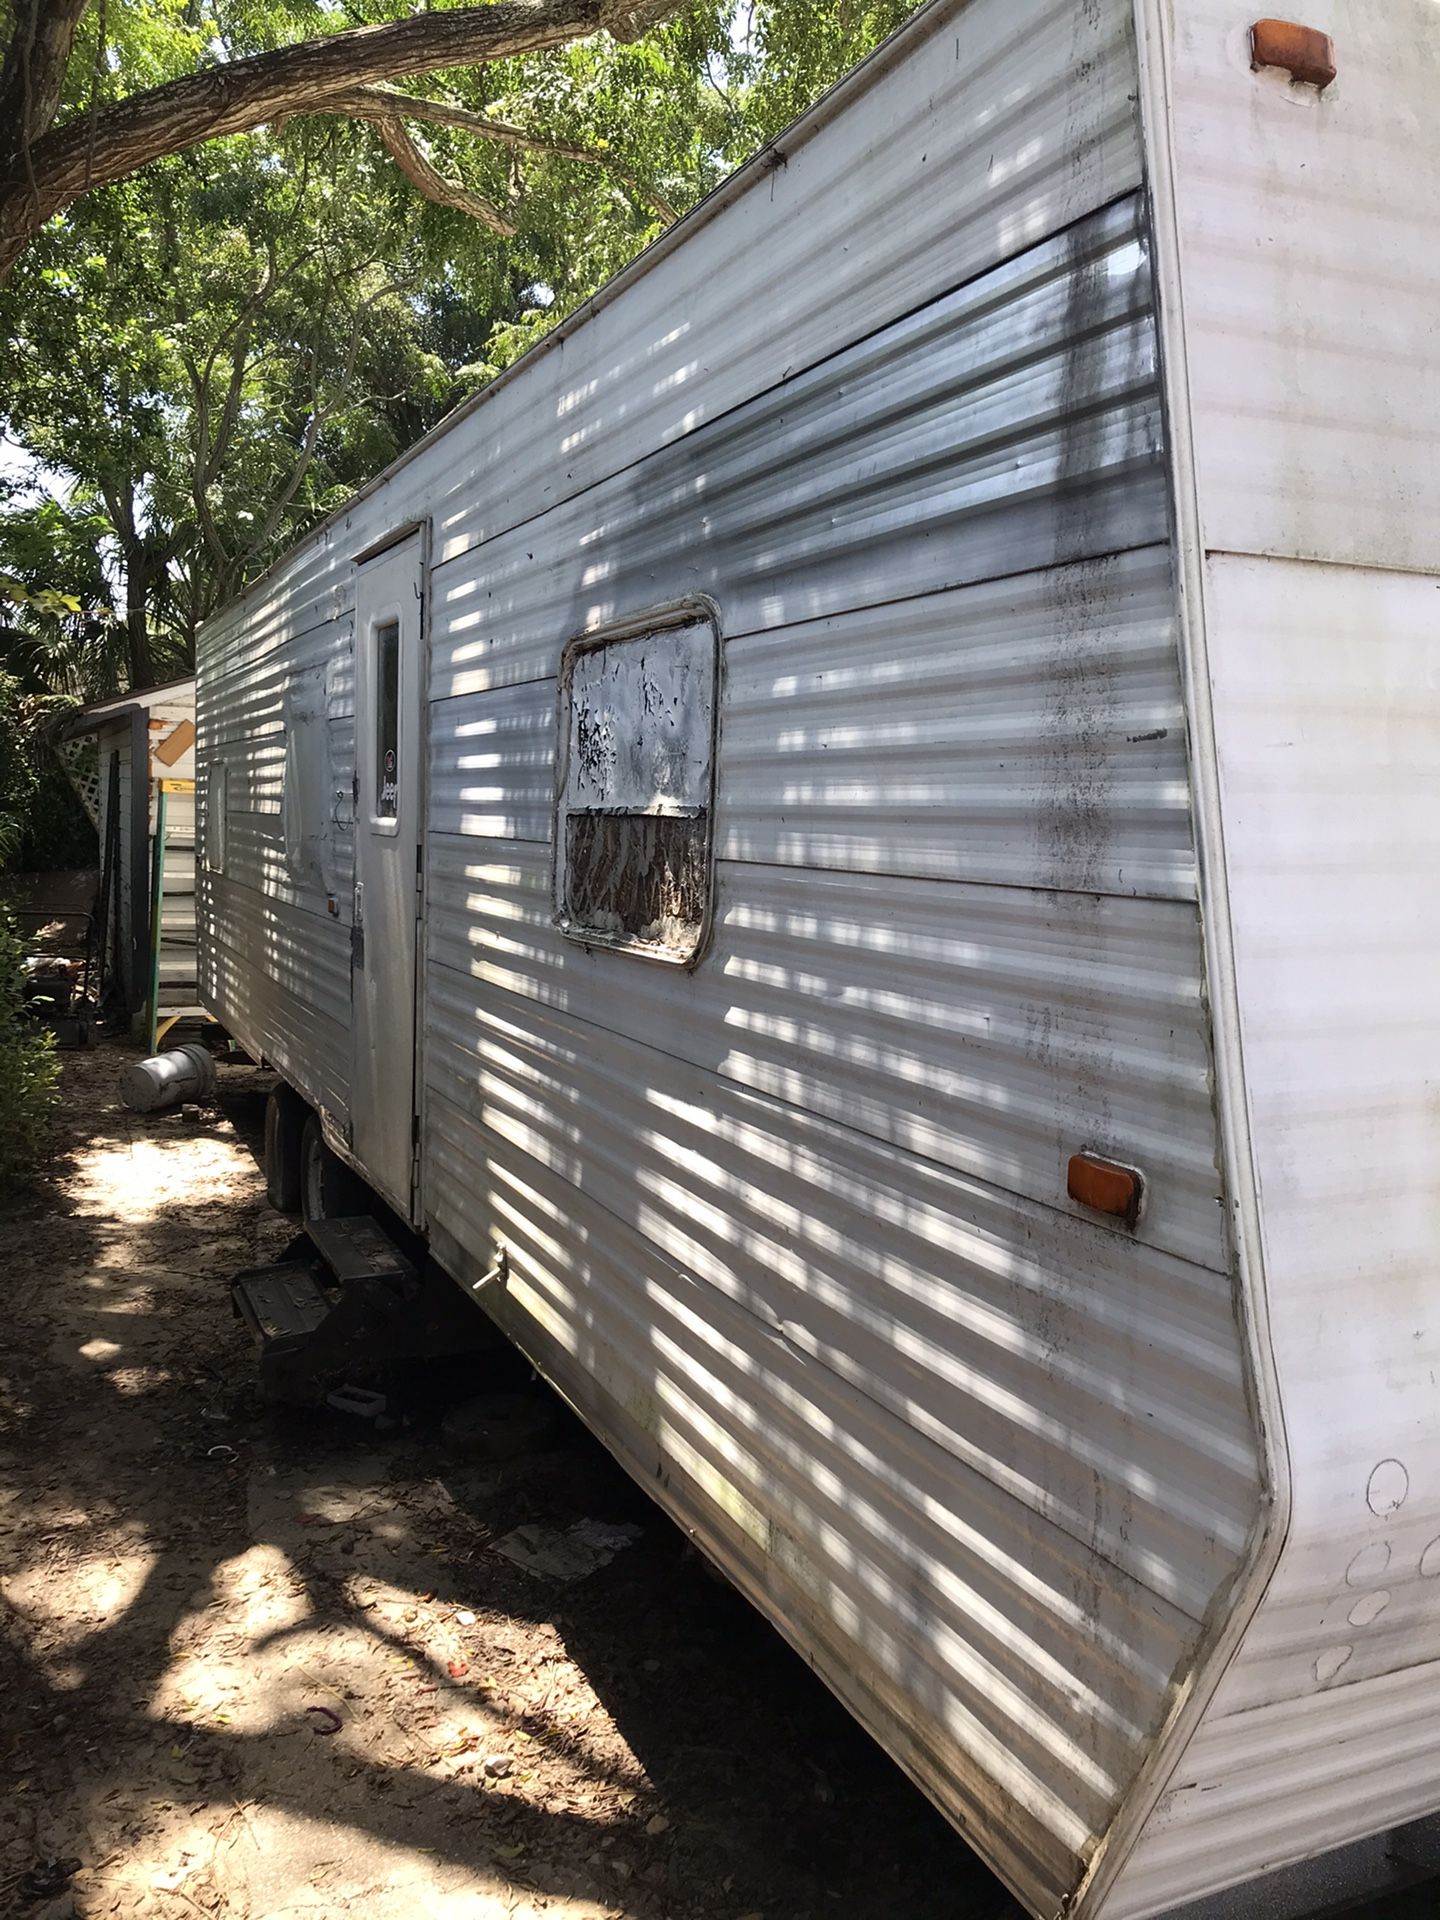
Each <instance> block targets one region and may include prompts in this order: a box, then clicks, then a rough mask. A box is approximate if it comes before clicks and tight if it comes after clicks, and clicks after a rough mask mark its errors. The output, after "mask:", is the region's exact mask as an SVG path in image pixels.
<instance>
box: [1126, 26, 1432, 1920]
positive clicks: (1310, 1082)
mask: <svg viewBox="0 0 1440 1920" xmlns="http://www.w3.org/2000/svg"><path fill="white" fill-rule="evenodd" d="M1153 11H1154V20H1153V22H1152V27H1151V32H1152V38H1153V43H1154V45H1155V47H1156V49H1157V52H1158V53H1160V54H1161V55H1163V57H1164V62H1165V70H1164V72H1163V75H1162V73H1161V72H1160V71H1159V70H1158V68H1157V71H1156V73H1155V75H1154V77H1153V84H1154V86H1155V87H1156V88H1159V87H1160V86H1161V85H1162V84H1163V88H1164V91H1163V97H1162V96H1160V95H1159V94H1158V93H1157V94H1156V95H1155V96H1154V99H1155V105H1154V108H1153V111H1154V113H1155V116H1156V126H1157V138H1158V137H1159V132H1158V130H1159V129H1160V128H1162V127H1163V128H1165V129H1166V132H1167V133H1173V154H1174V180H1173V192H1174V199H1175V209H1176V226H1177V235H1176V244H1177V281H1176V287H1175V288H1171V289H1167V292H1168V293H1169V296H1170V298H1169V301H1168V303H1167V304H1168V306H1169V310H1170V312H1171V313H1172V316H1173V317H1174V318H1175V320H1176V323H1177V327H1178V328H1179V329H1180V333H1179V334H1178V335H1177V340H1176V341H1175V342H1168V343H1167V346H1169V347H1171V349H1172V350H1171V352H1170V353H1169V354H1168V356H1167V357H1168V358H1169V360H1170V363H1171V365H1172V366H1173V367H1174V368H1176V369H1177V370H1178V369H1180V368H1184V369H1185V371H1186V374H1187V376H1188V383H1187V384H1186V385H1184V386H1180V387H1178V388H1177V396H1176V404H1177V405H1178V406H1182V407H1186V406H1188V408H1189V409H1190V412H1191V417H1192V421H1193V429H1194V437H1195V472H1194V488H1195V507H1194V512H1195V521H1196V535H1195V538H1196V545H1197V548H1198V549H1199V551H1200V552H1201V553H1203V554H1204V563H1203V570H1201V571H1200V574H1199V578H1198V581H1197V585H1198V588H1199V590H1200V592H1201V594H1202V595H1203V602H1202V603H1201V604H1203V636H1197V637H1196V638H1195V640H1194V641H1193V642H1192V644H1195V645H1196V646H1197V648H1198V646H1199V645H1200V640H1201V638H1202V637H1203V658H1202V664H1201V668H1200V670H1201V671H1203V673H1204V675H1205V678H1206V681H1207V683H1208V685H1209V687H1210V688H1211V690H1212V694H1213V701H1214V727H1215V741H1216V755H1217V760H1218V780H1219V788H1218V798H1219V807H1220V816H1221V824H1222V827H1223V847H1224V862H1225V871H1226V874H1227V878H1228V890H1229V900H1228V906H1229V913H1230V918H1231V922H1232V926H1233V934H1232V938H1233V943H1234V968H1235V992H1236V996H1237V1002H1238V1017H1239V1027H1240V1037H1241V1040H1242V1042H1243V1049H1244V1078H1245V1085H1244V1087H1243V1089H1242V1088H1241V1087H1239V1086H1233V1087H1227V1088H1226V1089H1225V1090H1224V1095H1225V1097H1226V1098H1227V1099H1228V1100H1231V1101H1233V1102H1234V1103H1235V1104H1236V1105H1237V1107H1239V1109H1240V1110H1241V1111H1242V1112H1244V1113H1246V1115H1247V1116H1248V1123H1249V1130H1250V1139H1251V1151H1252V1153H1253V1157H1254V1172H1255V1180H1256V1191H1257V1196H1258V1225H1259V1234H1260V1251H1261V1253H1262V1255H1263V1278H1264V1309H1265V1315H1266V1316H1267V1317H1268V1326H1269V1331H1270V1341H1271V1347H1272V1351H1273V1362H1274V1368H1275V1380H1276V1388H1277V1390H1278V1406H1276V1407H1274V1408H1272V1409H1270V1411H1269V1416H1268V1417H1269V1421H1270V1424H1271V1426H1272V1428H1273V1429H1274V1430H1275V1431H1276V1432H1277V1433H1280V1432H1283V1434H1284V1436H1285V1441H1286V1446H1287V1451H1288V1470H1289V1480H1290V1503H1291V1513H1290V1524H1289V1531H1288V1535H1287V1537H1286V1539H1285V1542H1284V1546H1283V1550H1282V1552H1281V1555H1280V1559H1279V1564H1278V1567H1277V1568H1276V1570H1275V1572H1274V1574H1273V1576H1272V1577H1271V1579H1270V1581H1269V1584H1268V1586H1267V1588H1266V1590H1265V1593H1264V1597H1263V1599H1262V1600H1261V1601H1260V1604H1259V1607H1258V1611H1255V1612H1254V1614H1253V1618H1251V1619H1250V1621H1249V1624H1248V1627H1247V1629H1246V1630H1245V1632H1244V1635H1243V1638H1242V1639H1241V1640H1240V1644H1239V1647H1238V1651H1236V1652H1235V1654H1234V1656H1233V1658H1232V1659H1231V1661H1230V1664H1229V1665H1228V1668H1227V1670H1226V1672H1225V1674H1224V1677H1223V1679H1222V1680H1221V1681H1220V1684H1219V1687H1218V1691H1216V1693H1215V1694H1214V1697H1213V1699H1212V1700H1211V1701H1210V1703H1209V1706H1208V1710H1207V1711H1206V1712H1205V1715H1204V1717H1203V1719H1202V1720H1201V1722H1200V1724H1199V1728H1198V1731H1197V1732H1196V1733H1195V1735H1194V1737H1193V1738H1192V1739H1191V1740H1190V1743H1189V1745H1188V1747H1187V1748H1186V1749H1185V1751H1184V1752H1183V1754H1181V1755H1180V1756H1179V1758H1178V1763H1177V1765H1176V1768H1175V1771H1174V1773H1173V1776H1172V1778H1171V1781H1170V1785H1169V1790H1168V1791H1167V1792H1166V1794H1165V1795H1164V1797H1163V1799H1162V1800H1161V1802H1160V1806H1159V1809H1158V1812H1157V1815H1156V1817H1155V1819H1154V1821H1153V1822H1152V1823H1151V1825H1150V1827H1149V1828H1148V1829H1147V1831H1146V1832H1145V1834H1144V1835H1143V1837H1142V1838H1141V1840H1140V1843H1139V1845H1138V1847H1137V1849H1136V1851H1135V1853H1134V1855H1133V1857H1132V1858H1131V1860H1130V1861H1129V1863H1128V1865H1127V1866H1126V1868H1125V1870H1124V1872H1123V1873H1122V1876H1121V1878H1120V1881H1119V1884H1118V1887H1117V1889H1116V1894H1115V1897H1114V1898H1113V1899H1112V1901H1111V1902H1110V1903H1109V1904H1108V1905H1107V1906H1106V1909H1105V1911H1106V1913H1107V1914H1111V1913H1113V1914H1115V1915H1117V1916H1120V1917H1121V1920H1138V1916H1141V1915H1148V1914H1152V1913H1158V1912H1162V1911H1164V1910H1165V1909H1166V1908H1167V1907H1169V1906H1170V1905H1172V1904H1173V1903H1175V1902H1176V1901H1178V1900H1181V1899H1188V1898H1193V1897H1195V1896H1197V1895H1200V1894H1203V1893H1206V1892H1209V1891H1213V1890H1216V1889H1219V1888H1221V1887H1223V1886H1225V1885H1227V1884H1229V1883H1231V1882H1234V1881H1236V1880H1240V1879H1244V1878H1247V1877H1249V1876H1251V1875H1253V1874H1255V1873H1258V1872H1261V1871H1263V1870H1265V1869H1267V1868H1270V1867H1276V1866H1282V1865H1284V1864H1286V1863H1288V1862H1291V1861H1294V1860H1299V1859H1304V1858H1305V1857H1307V1856H1309V1855H1311V1854H1314V1853H1317V1852H1322V1851H1324V1850H1326V1849H1328V1848H1332V1847H1335V1846H1338V1845H1340V1844H1341V1843H1343V1842H1346V1841H1349V1840H1351V1839H1355V1838H1359V1837H1361V1836H1364V1835H1366V1834H1369V1833H1373V1832H1375V1831H1377V1830H1379V1829H1381V1828H1384V1827H1388V1826H1392V1825H1395V1824H1397V1823H1399V1822H1402V1821H1405V1820H1407V1819H1411V1818H1414V1817H1416V1816H1419V1815H1421V1814H1423V1813H1426V1812H1429V1811H1432V1810H1433V1809H1435V1808H1436V1807H1437V1806H1440V1731H1437V1729H1440V1607H1437V1604H1436V1603H1437V1598H1440V1587H1437V1585H1436V1580H1437V1578H1440V1476H1437V1473H1436V1470H1435V1381H1436V1377H1437V1370H1440V1329H1437V1325H1436V1315H1435V1297H1436V1244H1437V1241H1436V1234H1437V1222H1440V1124H1437V1105H1436V1088H1437V1086H1440V1014H1437V1001H1436V995H1435V978H1436V955H1437V953H1440V907H1437V892H1436V887H1435V875H1436V871H1437V849H1440V681H1437V675H1436V659H1437V652H1436V608H1437V605H1440V541H1437V537H1436V532H1435V511H1434V505H1435V502H1434V494H1435V486H1434V479H1435V457H1434V449H1435V446H1436V444H1437V443H1440V372H1437V366H1436V362H1435V357H1434V354H1433V353H1432V352H1430V351H1429V349H1428V347H1427V345H1426V342H1427V340H1429V339H1430V338H1431V337H1432V336H1433V331H1434V315H1435V312H1436V310H1437V304H1440V170H1437V168H1436V166H1435V164H1434V152H1435V114H1434V107H1435V98H1436V89H1437V82H1440V43H1437V38H1436V31H1435V29H1436V17H1435V9H1434V7H1433V5H1431V4H1429V0H1315V4H1313V5H1312V6H1310V7H1308V8H1307V10H1306V13H1305V16H1304V18H1305V22H1306V24H1307V25H1310V26H1315V27H1318V28H1321V29H1322V30H1324V31H1326V32H1329V33H1330V34H1332V35H1333V37H1334V40H1335V45H1336V50H1337V56H1338V62H1339V68H1340V77H1339V78H1338V80H1337V81H1336V82H1335V84H1334V86H1333V87H1331V88H1330V89H1328V90H1327V92H1326V93H1325V95H1324V96H1323V98H1321V97H1318V96H1317V95H1316V94H1315V93H1314V90H1313V89H1296V88H1292V87H1290V86H1288V85H1287V84H1286V83H1285V81H1284V80H1283V78H1282V77H1281V76H1278V75H1252V74H1251V72H1250V71H1249V62H1248V43H1247V38H1246V36H1247V30H1248V27H1249V24H1250V19H1251V15H1250V14H1249V13H1247V12H1244V11H1243V10H1242V9H1241V8H1240V7H1239V6H1238V5H1233V4H1229V0H1203V3H1202V4H1198V5H1192V6H1190V7H1188V8H1186V9H1184V10H1182V11H1181V12H1179V13H1176V12H1175V10H1173V9H1164V10H1161V9H1159V8H1158V7H1157V8H1155V9H1154V10H1153ZM1177 294H1178V297H1177ZM1182 338H1183V352H1176V351H1174V350H1173V348H1174V347H1175V345H1177V344H1179V342H1180V340H1181V339H1182ZM1197 615H1198V606H1197ZM1256 1284H1257V1286H1258V1284H1259V1282H1258V1279H1257V1282H1256ZM1264 1323H1265V1322H1264V1320H1263V1319H1262V1324H1264ZM1253 1604H1254V1602H1253V1599H1252V1601H1251V1605H1252V1606H1253Z"/></svg>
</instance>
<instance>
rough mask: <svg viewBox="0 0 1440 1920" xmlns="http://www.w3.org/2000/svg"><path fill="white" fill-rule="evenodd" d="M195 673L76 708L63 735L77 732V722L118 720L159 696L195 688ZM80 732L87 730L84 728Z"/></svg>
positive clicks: (69, 715) (67, 716)
mask: <svg viewBox="0 0 1440 1920" xmlns="http://www.w3.org/2000/svg"><path fill="white" fill-rule="evenodd" d="M194 684H195V676H194V674H193V673H182V674H181V675H180V677H179V679H178V680H162V681H161V682H160V685H159V686H158V687H139V688H136V689H134V690H133V691H131V692H128V693H111V694H107V695H106V696H105V698H104V699H103V700H88V701H86V703H85V705H84V706H83V707H76V709H75V710H74V712H73V713H69V714H67V715H66V716H65V722H64V725H63V726H62V727H61V728H60V731H61V733H62V734H66V733H71V732H73V731H75V730H76V725H77V722H80V721H93V720H118V719H119V718H120V717H121V715H122V714H124V713H126V712H128V711H129V709H130V708H131V707H147V706H149V705H151V703H152V702H153V701H154V700H155V698H156V696H157V695H159V694H166V693H174V691H175V689H176V688H177V687H193V686H194ZM80 731H81V732H83V731H85V729H84V728H83V727H82V728H80Z"/></svg>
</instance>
